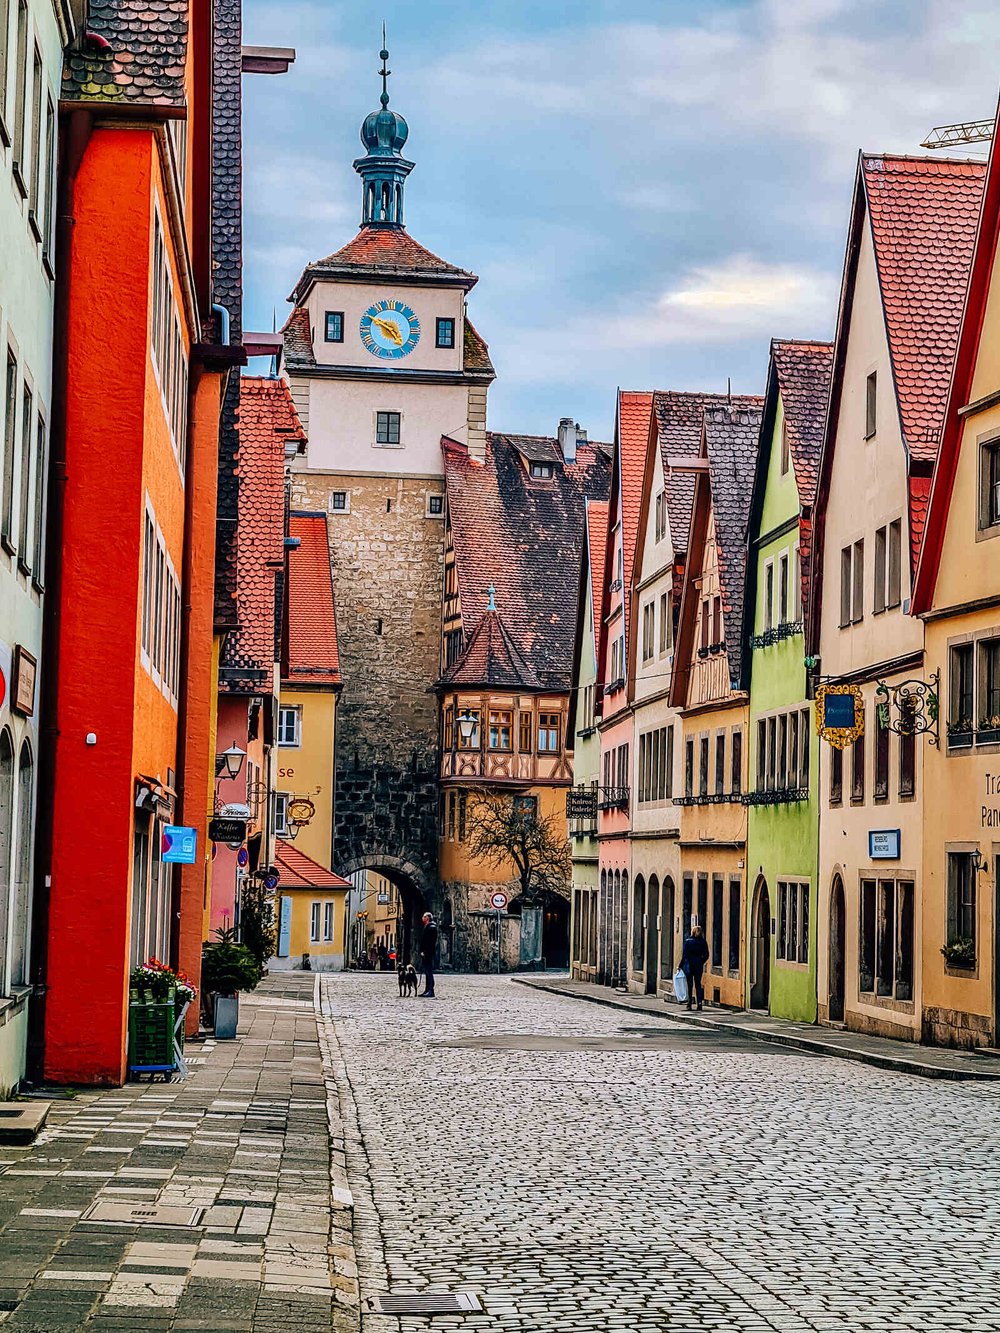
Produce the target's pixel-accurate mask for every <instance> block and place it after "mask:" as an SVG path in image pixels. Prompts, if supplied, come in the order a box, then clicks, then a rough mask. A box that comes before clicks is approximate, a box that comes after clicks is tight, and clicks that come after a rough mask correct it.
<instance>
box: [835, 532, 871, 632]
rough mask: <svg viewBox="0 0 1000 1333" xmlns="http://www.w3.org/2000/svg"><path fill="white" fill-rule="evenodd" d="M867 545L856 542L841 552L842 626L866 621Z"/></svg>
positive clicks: (862, 542)
mask: <svg viewBox="0 0 1000 1333" xmlns="http://www.w3.org/2000/svg"><path fill="white" fill-rule="evenodd" d="M864 593H865V544H864V541H856V542H855V543H854V544H853V546H845V547H844V548H843V550H842V551H841V552H840V624H841V628H843V627H844V626H845V625H856V624H858V623H859V622H860V621H862V620H863V619H864V615H865V607H864Z"/></svg>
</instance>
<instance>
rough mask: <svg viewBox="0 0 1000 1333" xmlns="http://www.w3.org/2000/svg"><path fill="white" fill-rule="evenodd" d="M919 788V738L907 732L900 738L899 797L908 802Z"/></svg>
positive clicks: (913, 733) (911, 732)
mask: <svg viewBox="0 0 1000 1333" xmlns="http://www.w3.org/2000/svg"><path fill="white" fill-rule="evenodd" d="M916 787H917V737H916V733H915V732H913V731H905V732H903V734H902V735H901V736H900V738H899V795H900V798H901V799H902V800H904V801H905V800H908V799H909V798H910V797H911V796H913V795H914V794H915V792H916Z"/></svg>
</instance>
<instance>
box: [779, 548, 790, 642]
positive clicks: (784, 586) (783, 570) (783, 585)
mask: <svg viewBox="0 0 1000 1333" xmlns="http://www.w3.org/2000/svg"><path fill="white" fill-rule="evenodd" d="M778 624H779V625H787V624H788V553H787V551H786V552H785V553H784V554H783V555H782V556H781V558H780V559H779V561H778Z"/></svg>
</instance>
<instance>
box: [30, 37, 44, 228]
mask: <svg viewBox="0 0 1000 1333" xmlns="http://www.w3.org/2000/svg"><path fill="white" fill-rule="evenodd" d="M29 170H30V175H31V179H30V181H29V184H28V210H29V213H28V217H29V221H30V223H31V224H32V226H33V227H34V230H35V235H36V236H37V238H38V240H41V239H42V233H41V228H40V226H39V218H38V200H39V197H40V195H39V181H40V179H41V175H42V53H41V51H39V49H38V47H37V46H36V47H35V49H34V54H33V55H32V59H31V166H30V169H29Z"/></svg>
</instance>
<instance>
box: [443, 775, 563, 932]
mask: <svg viewBox="0 0 1000 1333" xmlns="http://www.w3.org/2000/svg"><path fill="white" fill-rule="evenodd" d="M470 816H471V818H470V820H469V823H470V829H469V837H468V849H469V852H470V854H471V855H472V856H473V857H474V858H475V859H476V860H477V861H485V862H486V864H487V865H491V866H495V867H497V869H505V868H511V869H512V870H513V872H514V873H513V874H512V876H511V878H512V879H516V880H517V882H518V884H519V885H520V893H521V902H522V905H523V906H525V907H540V906H542V905H543V904H544V902H545V899H546V896H547V895H548V894H551V893H554V894H558V895H559V896H560V897H562V898H565V897H567V891H568V884H569V880H570V876H571V874H572V866H571V863H570V856H569V844H568V842H567V840H566V834H565V825H563V826H562V827H560V826H559V822H557V821H556V820H555V819H544V818H542V816H541V815H540V814H539V812H538V803H537V801H530V802H529V801H525V800H524V798H523V797H520V798H519V797H517V796H507V795H505V794H504V793H503V792H482V793H481V794H480V795H479V796H477V798H476V800H475V803H474V804H473V806H472V809H471V811H470Z"/></svg>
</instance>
